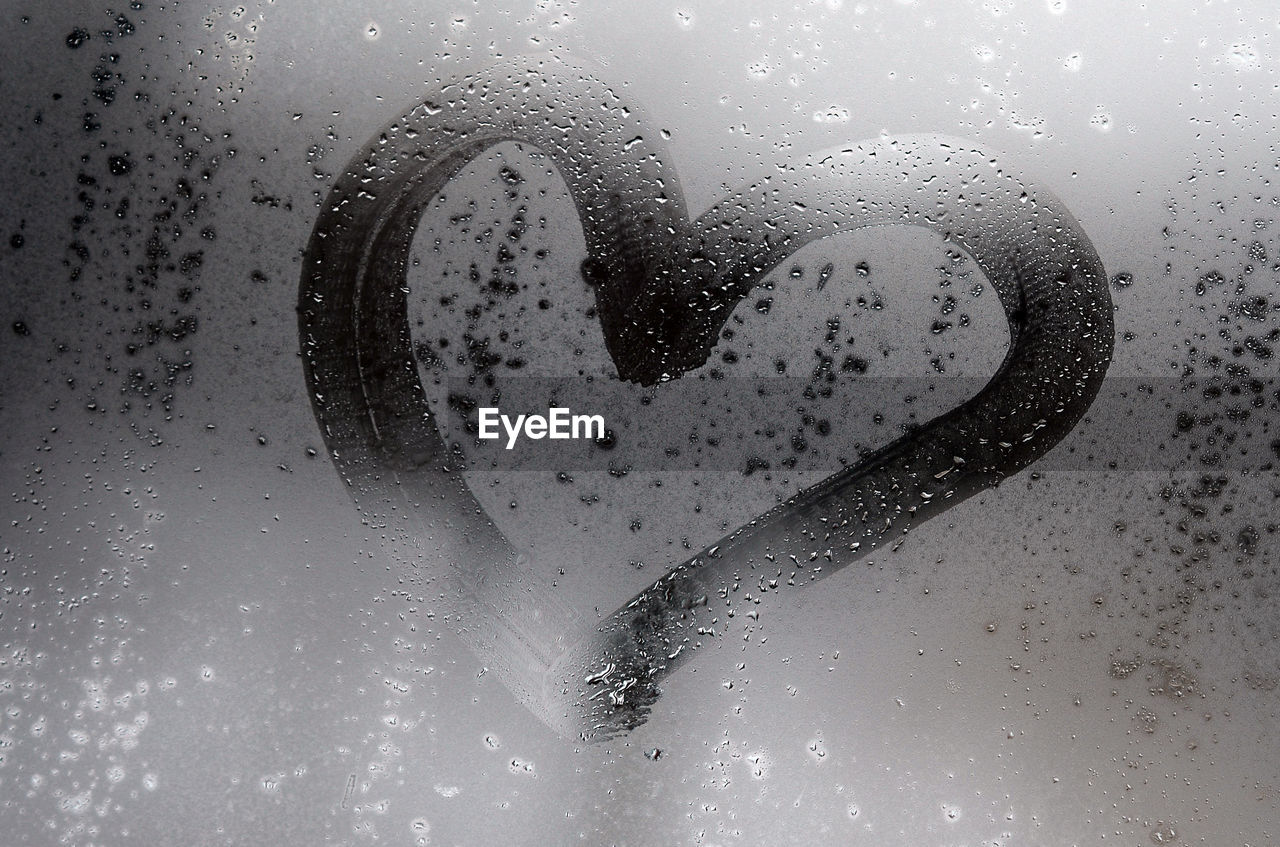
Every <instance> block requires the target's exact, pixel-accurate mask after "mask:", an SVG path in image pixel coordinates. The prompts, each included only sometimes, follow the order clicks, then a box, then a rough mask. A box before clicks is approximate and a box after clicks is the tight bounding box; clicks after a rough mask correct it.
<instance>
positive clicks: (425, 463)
mask: <svg viewBox="0 0 1280 847" xmlns="http://www.w3.org/2000/svg"><path fill="white" fill-rule="evenodd" d="M505 141H519V142H523V143H525V144H529V145H533V146H535V147H537V148H539V149H540V150H541V151H542V152H543V153H544V154H545V155H546V156H547V157H548V158H549V159H550V160H551V162H552V163H553V164H554V165H555V167H556V168H557V170H558V171H559V173H560V176H561V177H562V178H563V179H564V181H565V183H566V185H567V187H568V190H569V194H570V196H571V198H572V200H573V202H574V204H575V206H576V208H577V211H578V216H579V219H580V221H581V223H582V228H583V234H584V236H585V240H586V246H587V259H586V261H585V262H584V263H583V267H582V272H583V275H584V276H585V277H586V279H587V280H588V281H589V282H591V283H592V284H593V286H594V289H595V297H596V306H597V310H598V316H599V320H600V324H601V328H602V331H603V334H604V339H605V344H606V347H607V349H608V352H609V355H610V357H611V358H612V360H613V362H614V364H615V365H616V367H617V371H618V375H619V377H621V378H622V379H624V380H631V381H636V382H641V383H645V384H652V383H656V382H661V381H665V380H669V379H674V378H677V377H679V376H680V375H681V374H683V373H686V372H688V371H690V370H693V369H695V368H697V367H699V366H701V365H702V364H703V363H704V362H705V361H706V360H707V358H708V356H709V355H710V352H711V350H712V348H713V347H714V345H715V342H716V340H717V338H718V335H719V332H720V329H721V327H722V326H723V324H724V322H725V321H726V320H727V319H728V318H729V316H730V314H731V313H732V312H733V309H734V307H735V306H736V305H737V304H738V303H739V301H740V300H741V299H742V298H743V297H744V296H745V295H746V294H747V293H748V292H749V291H750V290H751V289H752V287H753V286H754V285H755V284H756V283H757V282H758V281H760V280H761V278H762V277H763V276H764V275H765V274H766V273H768V272H769V271H770V270H772V269H773V268H774V267H775V266H776V265H778V264H779V263H780V262H782V261H783V260H785V259H786V258H787V257H788V256H789V255H791V254H792V253H795V252H796V251H797V250H799V249H800V248H801V247H803V246H804V245H806V244H808V243H810V242H812V241H814V240H816V239H819V238H823V237H825V236H829V235H833V234H836V233H839V232H845V231H849V230H853V229H858V228H862V227H870V226H884V225H894V224H896V225H909V226H919V227H925V228H928V229H932V230H934V231H935V232H937V233H939V234H941V235H942V236H943V237H944V239H945V240H947V241H948V242H950V243H952V244H954V245H955V246H956V247H958V248H959V249H961V250H963V251H965V252H966V253H968V254H969V255H970V256H971V257H972V258H973V260H974V261H975V262H976V263H977V264H978V266H979V267H980V268H981V269H982V271H983V272H984V273H985V275H986V277H987V278H988V280H989V281H990V282H991V284H992V286H993V288H994V289H995V290H996V292H997V294H998V297H999V300H1000V303H1001V305H1002V306H1003V308H1004V311H1005V314H1006V317H1007V318H1008V322H1009V333H1010V342H1011V343H1010V345H1009V349H1008V351H1007V353H1006V355H1005V358H1004V361H1003V362H1002V363H1001V365H1000V367H999V368H998V370H997V371H996V373H995V375H994V376H993V377H992V378H991V380H990V381H989V382H988V383H987V385H986V386H985V387H984V388H983V389H982V390H981V391H979V392H978V393H977V394H975V395H974V396H973V397H971V398H970V399H969V400H967V401H965V402H964V403H962V404H961V405H959V406H958V407H956V408H955V409H952V410H951V411H949V412H946V413H945V414H942V415H940V416H939V417H937V418H935V419H933V420H932V421H930V422H929V423H927V424H925V425H924V426H922V427H920V428H918V429H917V430H915V431H914V432H912V433H910V434H908V435H906V436H904V437H902V438H900V439H898V440H897V441H894V442H892V443H890V444H888V445H887V446H885V447H883V448H881V449H879V450H877V451H876V452H875V453H874V454H873V455H871V456H868V457H867V458H865V459H863V460H862V461H859V462H857V463H855V464H852V465H850V466H849V467H846V468H844V469H842V470H840V471H838V472H836V473H834V474H832V475H831V476H829V477H827V478H826V479H825V480H823V481H822V482H820V483H818V484H817V485H814V486H812V487H810V488H808V489H805V490H804V491H801V492H800V493H799V494H797V495H795V496H794V497H792V498H790V499H789V500H787V501H786V502H783V503H781V504H779V505H778V506H776V507H774V508H773V509H771V510H769V511H768V512H766V513H765V514H763V515H760V516H759V517H757V518H755V519H754V520H751V521H749V522H748V523H746V524H745V525H743V526H742V527H741V528H739V529H738V530H736V531H734V532H733V533H731V534H729V535H728V536H726V537H725V538H723V539H722V540H721V541H719V542H717V543H716V544H714V545H712V546H710V547H708V548H707V549H706V550H703V551H702V552H700V553H698V554H697V555H696V556H693V557H692V558H690V559H689V560H687V561H685V562H683V563H681V564H679V565H677V566H675V567H674V568H672V569H671V570H670V571H669V572H668V573H667V574H665V575H664V576H663V577H662V578H660V579H659V580H657V581H656V582H655V583H654V584H653V585H651V586H650V587H649V588H647V589H646V590H644V591H642V592H641V593H640V594H639V595H637V596H636V597H634V598H632V599H631V600H630V601H628V602H627V603H624V604H622V605H621V606H619V608H618V610H617V611H616V612H614V613H613V614H612V615H609V616H608V617H606V618H604V619H603V620H602V621H600V622H598V623H595V624H592V625H584V624H582V623H580V622H579V619H578V617H577V615H576V613H575V612H574V611H573V610H572V609H570V608H568V607H567V606H566V604H565V603H564V602H563V601H562V600H561V599H560V598H559V597H558V596H556V595H555V594H553V593H552V592H551V591H550V588H549V587H547V586H544V585H542V584H541V583H540V580H539V578H538V577H537V576H535V575H534V574H533V573H532V571H531V570H530V568H529V567H528V563H527V561H525V559H524V557H523V555H522V554H521V553H520V552H519V551H518V549H517V548H516V547H515V546H514V545H512V544H511V543H510V542H509V541H508V540H507V539H506V538H505V537H504V536H503V534H502V533H501V532H500V531H499V530H498V528H497V527H496V526H495V525H494V523H493V521H492V520H491V519H490V516H489V515H488V514H486V513H485V510H484V509H483V508H482V507H481V506H480V504H479V503H478V502H477V500H476V498H475V497H474V496H473V494H472V492H471V490H470V489H469V488H468V486H467V483H466V480H465V479H464V476H463V472H462V467H463V462H462V460H461V458H460V457H459V456H458V455H457V454H456V453H455V452H454V451H451V450H450V448H449V447H448V446H447V445H446V443H445V442H444V440H443V439H442V438H441V436H440V433H439V430H438V427H437V425H436V421H435V418H434V416H433V413H432V411H431V409H430V408H429V405H428V403H427V400H426V394H425V392H424V391H423V387H422V384H421V382H420V378H419V374H418V369H417V365H416V362H415V359H414V355H413V347H412V339H411V334H410V328H409V323H408V317H407V315H408V312H407V305H406V294H407V291H408V284H407V282H406V268H407V265H408V257H409V251H410V246H411V244H412V241H413V237H414V234H415V231H416V229H417V226H418V222H419V219H420V218H421V214H422V211H423V209H424V208H425V207H426V204H427V203H428V202H429V201H430V200H431V199H432V198H433V197H435V196H436V195H437V194H438V193H439V192H440V191H441V190H442V189H443V188H444V187H445V185H446V184H448V182H449V181H450V180H451V179H452V178H453V177H454V176H455V175H457V174H458V172H459V171H460V170H461V169H462V168H463V167H465V166H466V165H467V164H468V163H469V162H471V161H472V160H473V159H474V158H476V157H477V156H478V155H480V154H481V153H482V152H483V151H485V150H486V149H488V148H489V147H492V146H494V145H496V144H499V143H501V142H505ZM670 159H671V157H670V154H669V152H668V151H667V150H666V148H665V146H664V144H663V142H662V138H661V135H660V134H659V133H656V132H654V131H653V130H652V128H651V127H650V126H649V125H648V124H647V123H646V121H645V119H644V117H643V115H642V114H641V113H640V112H639V111H638V110H637V109H636V108H635V107H634V106H632V105H630V104H627V103H625V102H624V101H623V100H622V99H621V98H620V97H619V95H618V94H617V89H615V88H612V87H610V86H609V85H608V84H607V83H605V82H603V81H601V79H600V74H599V72H598V71H595V70H592V69H588V68H586V67H583V66H581V65H579V64H577V63H574V62H571V61H568V60H565V59H561V58H557V57H554V56H549V55H542V56H525V57H518V58H514V59H509V60H505V61H502V62H499V63H497V64H495V65H493V66H491V67H488V68H486V69H484V70H482V71H479V72H476V73H474V74H471V75H468V76H465V77H461V78H459V79H457V80H454V81H452V82H450V83H448V84H446V85H445V86H443V87H442V88H441V89H440V90H439V91H438V92H436V93H434V94H432V95H431V96H430V97H428V98H427V99H426V100H424V101H423V102H422V103H420V104H418V105H416V106H414V107H413V108H411V109H410V110H408V111H407V112H406V113H404V114H403V115H401V116H400V117H398V118H396V119H395V120H394V121H392V122H391V123H389V124H387V125H386V126H385V127H383V128H382V129H381V130H380V131H379V132H377V133H376V134H374V136H373V137H372V138H371V139H370V141H369V142H368V143H367V144H366V145H365V146H364V148H363V149H361V150H360V152H359V153H357V154H356V155H355V157H354V158H353V159H352V160H351V162H350V164H349V165H348V168H347V170H346V172H345V173H344V174H343V176H342V177H340V178H339V179H338V181H337V182H336V184H335V185H334V187H333V189H332V190H331V192H330V194H329V195H328V197H327V199H326V200H325V201H324V204H323V206H322V208H321V211H320V215H319V217H318V219H317V221H316V223H315V226H314V229H313V231H312V234H311V238H310V241H309V243H308V245H307V248H306V252H305V255H304V263H303V271H302V279H301V284H300V290H299V295H298V311H299V332H300V342H301V350H302V357H303V362H304V368H305V372H306V379H307V384H308V388H309V389H310V394H311V398H312V404H313V408H314V411H315V414H316V418H317V420H318V422H319V425H320V429H321V432H322V433H323V436H324V439H325V443H326V445H327V446H328V449H329V452H330V455H331V456H332V458H333V461H334V463H335V464H336V465H337V467H338V469H339V471H340V472H341V473H342V474H343V476H344V477H345V479H346V480H347V482H348V484H349V486H350V488H351V492H352V496H353V498H354V499H355V501H356V503H357V506H358V507H359V508H360V510H361V512H362V514H363V517H364V519H365V521H366V523H368V524H370V525H371V526H373V527H374V528H376V529H378V530H380V531H381V532H382V533H383V543H384V546H385V547H386V549H387V550H388V552H389V553H390V554H391V555H392V556H393V558H395V559H397V560H398V561H399V562H400V563H401V564H402V565H403V566H404V567H406V568H410V569H425V570H426V571H427V572H429V573H431V574H432V577H433V578H434V579H437V580H442V581H443V582H444V584H447V586H448V588H447V589H446V590H445V593H446V594H447V595H448V596H449V597H450V598H451V599H452V601H453V608H452V612H451V614H452V618H453V621H454V624H455V627H456V629H457V632H458V634H459V635H460V637H461V638H462V640H463V641H464V642H465V643H466V644H467V645H468V646H469V647H470V648H471V649H472V650H473V651H474V652H475V653H476V654H477V656H478V657H479V658H480V659H481V661H482V662H483V663H484V664H485V665H486V666H487V667H488V668H490V669H492V670H494V671H495V672H496V673H497V675H498V677H499V678H500V679H501V680H502V681H503V682H504V683H505V684H506V685H507V687H508V688H509V689H510V690H511V691H512V693H513V694H514V695H515V697H516V698H517V700H519V701H520V702H521V703H523V704H524V705H525V706H527V707H529V708H530V709H531V710H532V711H533V712H534V713H535V714H537V715H538V716H539V717H540V718H541V719H542V720H544V721H545V722H546V723H548V724H549V725H550V726H552V727H553V728H554V729H556V730H557V731H559V732H561V733H562V734H565V735H567V736H576V737H580V738H584V739H588V740H598V739H603V738H608V737H611V736H613V735H617V734H619V733H623V732H626V731H628V730H630V729H631V728H633V727H635V726H637V725H638V724H640V723H642V722H643V721H644V720H645V718H646V716H647V714H648V712H649V709H650V707H651V706H652V704H653V703H654V702H655V700H656V699H657V697H658V695H659V693H660V689H659V684H660V683H661V681H662V680H663V678H664V677H665V676H666V675H667V674H669V673H671V672H672V671H673V670H675V669H676V668H677V667H679V666H680V665H681V664H683V663H684V662H685V661H686V660H687V659H688V657H689V656H690V655H691V654H692V653H693V652H694V650H695V649H696V648H697V647H698V646H700V645H701V644H702V642H703V641H704V640H710V639H709V638H708V637H706V636H708V634H709V632H710V631H709V630H708V628H707V624H708V623H709V622H710V621H711V620H712V618H714V617H715V616H716V614H717V613H718V612H717V607H719V606H720V605H724V604H728V605H732V604H733V603H734V602H735V599H737V598H736V595H735V593H734V592H733V591H732V590H731V588H730V587H731V585H732V584H733V583H734V582H735V574H741V573H748V572H753V571H754V572H759V573H760V574H765V575H769V576H772V575H773V574H774V573H777V574H779V575H781V574H783V572H784V571H785V572H788V573H794V574H796V575H797V576H796V578H795V581H811V580H814V579H818V578H820V577H822V576H826V575H828V574H831V573H833V572H835V571H837V570H839V569H840V568H841V567H843V566H844V565H847V564H849V563H850V562H851V561H854V560H855V559H857V558H859V557H860V556H862V555H865V554H866V553H867V552H869V551H870V550H872V549H874V548H876V547H877V546H878V545H881V544H884V543H886V542H891V541H893V540H895V539H897V538H898V537H900V536H901V535H902V533H904V532H906V531H907V530H908V529H909V528H910V527H912V526H914V525H916V524H918V523H920V522H922V521H924V520H927V519H928V518H930V517H932V516H934V515H937V514H939V513H940V512H942V511H944V510H946V509H947V508H949V507H950V506H952V505H954V504H956V503H958V502H960V501H961V500H963V499H965V498H967V497H969V496H971V495H973V494H975V493H977V492H979V491H982V490H984V489H986V488H989V487H991V486H994V485H996V484H997V483H998V482H999V481H1000V480H1001V479H1003V478H1005V477H1007V476H1009V475H1011V474H1013V473H1016V472H1017V471H1019V470H1021V469H1022V468H1024V467H1026V466H1027V465H1028V464H1030V463H1031V462H1033V461H1034V460H1035V459H1037V458H1038V457H1040V456H1041V455H1043V454H1044V453H1045V452H1047V451H1048V450H1049V449H1050V448H1051V447H1053V446H1054V445H1055V444H1057V443H1058V442H1059V441H1060V440H1061V439H1062V438H1063V437H1064V436H1065V435H1066V434H1067V433H1068V432H1070V431H1071V429H1072V428H1073V427H1074V426H1075V424H1076V423H1077V422H1078V421H1079V419H1080V418H1081V416H1082V415H1083V414H1084V412H1085V410H1086V409H1087V408H1088V407H1089V405H1090V403H1091V402H1092V401H1093V398H1094V397H1095V395H1096V394H1097V392H1098V389H1099V386H1100V384H1101V381H1102V378H1103V376H1104V375H1105V373H1106V370H1107V366H1108V365H1109V363H1110V359H1111V353H1112V348H1113V343H1114V341H1113V325H1112V309H1111V299H1110V295H1109V293H1108V291H1107V285H1106V276H1105V273H1104V271H1103V268H1102V263H1101V261H1100V259H1099V258H1098V255H1097V253H1096V251H1095V250H1094V248H1093V246H1092V245H1091V244H1090V242H1089V240H1088V238H1087V237H1086V236H1085V234H1084V232H1083V231H1082V230H1081V228H1080V225H1079V224H1078V223H1077V222H1076V220H1075V219H1074V218H1073V217H1072V215H1071V213H1070V212H1069V211H1068V210H1067V209H1066V208H1065V207H1064V206H1063V205H1062V203H1061V202H1060V201H1059V200H1057V198H1055V197H1054V196H1053V195H1052V194H1050V193H1049V192H1047V191H1045V190H1044V189H1041V188H1037V187H1035V186H1033V185H1031V184H1030V183H1028V182H1026V181H1025V180H1022V179H1020V178H1018V177H1017V176H1015V175H1014V174H1011V173H1009V172H1007V171H1005V170H1003V169H1002V168H1001V167H999V165H998V164H997V163H996V160H995V159H994V158H993V157H992V156H991V155H989V154H987V153H986V152H984V151H983V150H981V149H979V148H977V147H976V146H975V145H974V144H972V143H971V142H967V141H964V140H960V139H953V138H945V137H941V136H935V135H913V136H902V137H897V138H890V139H881V140H876V141H867V142H862V143H859V144H856V145H851V146H849V147H847V148H845V149H840V150H836V151H830V152H828V153H825V154H819V155H816V156H813V157H810V158H808V159H805V160H804V161H801V162H799V163H797V164H793V165H791V166H788V167H786V168H784V169H781V170H779V171H778V172H777V173H775V174H773V175H771V176H769V177H766V178H763V179H761V180H760V181H758V182H756V183H754V184H750V185H746V186H744V187H743V188H742V189H741V190H739V191H737V192H735V193H733V194H732V195H731V196H729V197H726V198H725V199H723V200H721V201H720V202H718V203H716V204H715V205H714V206H713V207H712V208H711V209H710V210H708V211H707V212H705V213H704V214H702V215H701V216H700V217H698V218H697V219H695V220H690V219H689V217H688V216H687V213H686V209H685V203H684V198H683V196H682V194H681V190H680V186H679V182H678V180H677V179H676V175H675V172H674V170H673V169H672V167H671V164H670ZM754 575H756V574H753V576H754Z"/></svg>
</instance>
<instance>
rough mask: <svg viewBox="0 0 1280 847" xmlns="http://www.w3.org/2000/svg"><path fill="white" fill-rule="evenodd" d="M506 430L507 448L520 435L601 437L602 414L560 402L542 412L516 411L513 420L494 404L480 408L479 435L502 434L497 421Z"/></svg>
mask: <svg viewBox="0 0 1280 847" xmlns="http://www.w3.org/2000/svg"><path fill="white" fill-rule="evenodd" d="M499 424H501V425H502V429H504V430H505V431H506V434H507V449H508V450H510V449H511V448H512V447H514V446H515V445H516V441H517V440H519V438H520V436H521V435H523V436H524V437H525V438H532V439H534V440H535V441H536V440H537V439H539V438H604V437H605V435H604V433H605V430H604V416H603V415H575V414H573V413H571V412H570V411H569V409H567V408H565V407H562V406H553V407H551V408H550V409H547V414H546V415H545V416H544V415H517V416H516V418H515V420H512V419H511V418H510V417H509V416H507V415H504V414H502V412H501V411H499V410H498V409H497V408H494V407H491V406H482V407H481V408H480V437H481V438H483V439H489V440H492V439H495V438H501V437H502V436H501V433H500V432H499V431H498V425H499Z"/></svg>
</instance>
